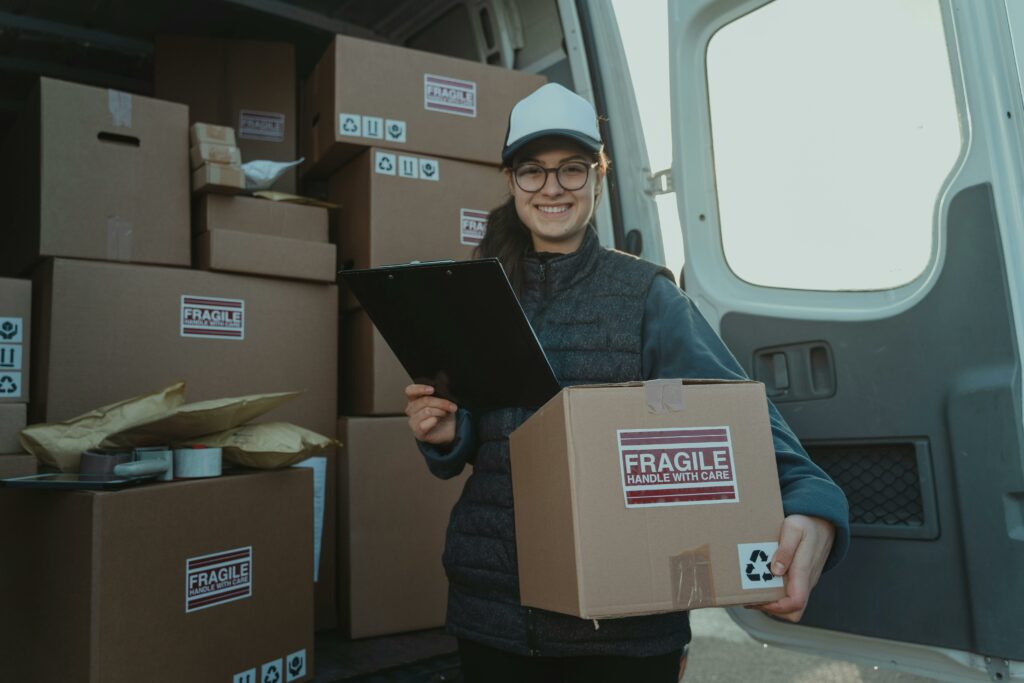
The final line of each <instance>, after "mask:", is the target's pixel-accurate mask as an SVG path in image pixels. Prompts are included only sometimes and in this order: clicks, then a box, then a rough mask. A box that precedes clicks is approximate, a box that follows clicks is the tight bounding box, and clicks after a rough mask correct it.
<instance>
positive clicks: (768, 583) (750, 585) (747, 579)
mask: <svg viewBox="0 0 1024 683" xmlns="http://www.w3.org/2000/svg"><path fill="white" fill-rule="evenodd" d="M736 548H737V550H738V551H739V556H740V583H741V584H742V586H743V589H744V590H753V589H757V588H782V587H783V586H785V582H784V581H783V580H782V577H781V576H775V575H774V574H772V570H771V565H770V564H769V563H770V562H771V559H772V558H773V557H774V556H775V551H776V550H778V549H779V544H778V543H776V542H775V541H767V542H765V543H738V544H737V545H736Z"/></svg>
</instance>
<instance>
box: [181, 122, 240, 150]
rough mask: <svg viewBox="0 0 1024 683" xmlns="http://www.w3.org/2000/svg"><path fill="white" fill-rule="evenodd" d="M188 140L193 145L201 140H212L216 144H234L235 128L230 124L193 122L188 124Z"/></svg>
mask: <svg viewBox="0 0 1024 683" xmlns="http://www.w3.org/2000/svg"><path fill="white" fill-rule="evenodd" d="M188 139H189V142H190V143H191V145H192V146H193V147H195V146H196V145H198V144H199V143H201V142H213V143H215V144H218V145H231V146H232V147H234V146H235V129H234V128H231V127H230V126H217V125H214V124H212V123H193V124H192V125H191V126H189V136H188Z"/></svg>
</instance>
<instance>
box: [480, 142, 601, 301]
mask: <svg viewBox="0 0 1024 683" xmlns="http://www.w3.org/2000/svg"><path fill="white" fill-rule="evenodd" d="M592 158H593V159H594V161H596V162H597V163H598V168H599V169H600V170H601V172H602V173H605V172H607V171H608V166H609V165H610V164H611V160H610V159H609V158H608V155H607V154H605V153H604V151H601V152H598V153H597V154H594V155H592ZM512 165H513V166H514V165H515V161H514V160H513V162H512ZM532 246H533V239H532V238H531V237H530V229H529V228H527V227H526V226H525V225H523V222H522V221H521V220H519V213H518V212H517V211H516V198H515V196H514V195H509V197H508V199H506V200H505V201H504V202H503V203H502V204H501V205H500V206H498V207H496V208H494V209H492V210H491V212H490V214H488V216H487V232H485V233H484V238H483V240H482V241H481V242H480V244H478V245H477V247H476V249H474V250H473V257H474V258H496V259H498V260H499V261H500V262H501V265H502V267H503V268H504V269H505V274H506V275H508V279H509V282H511V283H512V289H514V290H515V292H516V294H519V293H520V292H522V291H523V271H522V268H520V267H519V264H520V262H521V261H522V260H523V257H524V256H525V255H526V254H527V252H529V251H530V249H531V247H532Z"/></svg>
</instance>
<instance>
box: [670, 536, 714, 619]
mask: <svg viewBox="0 0 1024 683" xmlns="http://www.w3.org/2000/svg"><path fill="white" fill-rule="evenodd" d="M668 562H669V576H670V577H671V579H672V606H673V607H675V608H677V609H680V610H686V609H693V608H696V607H711V606H713V605H714V604H715V580H714V573H713V572H712V568H711V549H710V546H708V545H707V544H704V545H702V546H698V547H696V548H691V549H690V550H684V551H683V552H681V553H679V554H678V555H673V556H672V557H669V558H668Z"/></svg>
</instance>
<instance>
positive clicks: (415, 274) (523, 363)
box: [341, 258, 561, 410]
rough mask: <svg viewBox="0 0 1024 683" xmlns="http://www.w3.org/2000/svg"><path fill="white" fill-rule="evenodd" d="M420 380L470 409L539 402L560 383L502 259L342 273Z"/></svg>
mask: <svg viewBox="0 0 1024 683" xmlns="http://www.w3.org/2000/svg"><path fill="white" fill-rule="evenodd" d="M341 277H342V280H343V281H344V282H345V284H346V285H348V287H349V288H350V289H351V290H352V293H353V294H355V296H356V298H357V299H358V300H359V303H360V304H362V306H363V309H364V310H365V311H366V313H367V314H368V315H369V316H370V320H371V321H372V322H373V324H374V325H375V326H376V327H377V330H378V331H379V332H380V334H381V336H382V337H384V340H385V341H386V342H387V343H388V346H390V347H391V350H392V351H393V352H394V354H395V355H396V356H397V357H398V360H399V361H400V362H401V363H402V366H403V367H404V368H405V371H406V372H408V373H409V376H410V377H411V378H412V379H413V381H414V382H416V383H418V384H429V385H431V386H433V387H434V389H435V393H434V395H435V396H440V397H442V398H447V399H449V400H450V401H453V402H454V403H456V404H457V405H459V406H460V407H466V408H469V409H471V410H490V409H494V408H503V407H512V406H522V407H527V408H536V407H539V406H541V405H543V404H544V403H546V402H547V401H548V399H550V398H551V397H553V396H554V395H555V394H557V393H558V392H559V390H560V389H561V387H560V386H559V384H558V380H557V379H556V378H555V373H554V372H553V371H552V369H551V364H550V363H548V359H547V357H546V356H545V355H544V350H543V349H542V348H541V346H540V342H539V341H538V340H537V335H536V334H534V331H533V328H532V327H531V326H530V322H529V320H527V319H526V314H525V313H524V312H523V308H522V306H521V305H520V304H519V300H518V299H517V298H516V295H515V292H514V291H513V290H512V285H511V284H510V283H509V281H508V278H507V277H506V276H505V271H504V269H503V268H502V267H501V264H500V263H499V261H498V259H494V258H490V259H478V260H473V261H435V262H430V263H410V264H405V265H396V266H383V267H380V268H369V269H365V270H345V271H341Z"/></svg>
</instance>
